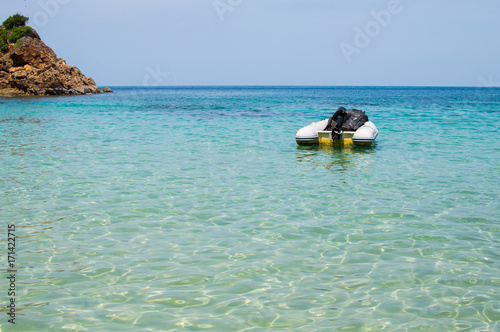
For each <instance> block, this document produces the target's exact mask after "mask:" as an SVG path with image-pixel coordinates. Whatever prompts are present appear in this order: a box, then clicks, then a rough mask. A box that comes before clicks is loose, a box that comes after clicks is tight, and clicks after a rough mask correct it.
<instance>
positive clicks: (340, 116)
mask: <svg viewBox="0 0 500 332" xmlns="http://www.w3.org/2000/svg"><path fill="white" fill-rule="evenodd" d="M346 115H347V111H346V109H345V108H344V107H342V106H341V107H339V108H338V109H337V111H336V112H335V113H334V114H333V116H332V117H331V118H330V119H329V120H328V123H327V125H326V127H325V129H324V130H325V131H329V130H331V131H332V139H333V140H338V139H340V137H341V136H342V123H343V122H344V120H345V118H346Z"/></svg>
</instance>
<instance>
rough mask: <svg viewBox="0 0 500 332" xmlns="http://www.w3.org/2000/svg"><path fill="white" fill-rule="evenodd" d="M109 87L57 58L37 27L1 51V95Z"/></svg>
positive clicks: (83, 91)
mask: <svg viewBox="0 0 500 332" xmlns="http://www.w3.org/2000/svg"><path fill="white" fill-rule="evenodd" d="M106 89H109V88H106ZM106 89H102V90H101V89H99V88H98V87H97V85H96V84H95V82H94V80H93V79H92V78H90V77H86V76H85V75H83V74H82V72H81V71H80V70H79V69H78V68H77V67H75V66H70V65H68V64H67V63H66V61H64V60H63V59H60V58H57V56H56V54H55V52H54V51H53V50H52V49H51V48H50V47H48V46H47V45H45V43H44V42H43V41H42V40H41V39H40V37H39V36H38V34H37V33H36V31H34V30H33V33H30V34H29V35H28V36H24V37H23V38H21V40H19V41H18V42H17V43H16V44H15V45H12V44H11V45H9V52H7V53H6V54H1V53H0V95H1V96H15V95H82V94H93V93H101V92H102V91H105V90H106ZM105 92H112V91H111V89H109V91H108V90H106V91H105Z"/></svg>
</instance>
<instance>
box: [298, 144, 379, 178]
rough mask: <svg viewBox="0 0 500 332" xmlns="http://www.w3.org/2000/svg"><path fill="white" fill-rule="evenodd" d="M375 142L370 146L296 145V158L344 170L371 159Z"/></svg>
mask: <svg viewBox="0 0 500 332" xmlns="http://www.w3.org/2000/svg"><path fill="white" fill-rule="evenodd" d="M376 146H377V145H376V143H375V144H372V145H370V146H357V145H353V144H350V145H333V146H332V145H321V144H317V145H314V146H298V147H297V154H296V158H297V161H298V162H300V163H310V164H312V165H314V166H315V167H324V168H326V169H329V170H332V171H339V172H345V171H348V170H349V169H351V168H353V167H355V168H356V167H360V166H362V165H364V164H366V163H367V162H369V160H370V159H371V157H370V155H372V154H374V153H375V151H376Z"/></svg>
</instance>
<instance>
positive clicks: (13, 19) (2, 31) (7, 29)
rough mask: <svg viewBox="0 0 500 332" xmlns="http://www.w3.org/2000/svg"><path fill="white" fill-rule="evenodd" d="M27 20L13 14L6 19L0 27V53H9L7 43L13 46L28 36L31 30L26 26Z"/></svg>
mask: <svg viewBox="0 0 500 332" xmlns="http://www.w3.org/2000/svg"><path fill="white" fill-rule="evenodd" d="M26 21H28V18H27V17H26V16H23V15H19V14H15V15H12V16H10V17H9V18H8V19H6V20H5V21H4V22H3V24H2V26H1V27H0V52H1V53H7V52H8V51H9V43H11V44H14V43H16V42H17V41H18V40H19V39H21V38H22V37H24V36H26V35H29V34H30V33H31V32H32V31H33V29H31V27H29V26H26Z"/></svg>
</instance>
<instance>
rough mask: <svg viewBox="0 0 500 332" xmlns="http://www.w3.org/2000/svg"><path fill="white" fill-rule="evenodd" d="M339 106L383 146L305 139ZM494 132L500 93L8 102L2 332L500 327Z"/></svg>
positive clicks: (238, 91)
mask: <svg viewBox="0 0 500 332" xmlns="http://www.w3.org/2000/svg"><path fill="white" fill-rule="evenodd" d="M339 106H345V107H347V108H353V107H354V108H358V109H362V110H364V111H366V112H367V114H368V116H369V117H370V120H372V121H373V122H374V123H375V124H376V125H377V127H378V129H379V137H378V139H377V144H376V145H375V146H373V147H371V148H363V149H361V148H345V149H342V148H319V147H312V148H301V147H298V146H297V145H296V143H295V140H294V135H295V132H296V131H297V130H298V129H299V128H301V127H303V126H305V125H307V124H309V123H311V122H313V121H318V120H321V119H324V118H327V117H329V116H330V115H331V114H332V113H333V112H334V111H335V109H336V108H337V107H339ZM499 123H500V89H479V88H477V89H474V88H341V87H335V88H298V87H297V88H281V87H272V88H271V87H269V88H258V87H253V88H252V87H247V88H230V87H225V88H215V87H213V88H157V89H141V88H115V93H114V94H102V95H96V96H83V97H64V98H25V99H5V98H4V99H0V155H1V159H2V161H1V163H0V176H1V182H0V220H1V221H2V231H1V232H0V234H3V235H2V237H1V241H2V243H1V245H2V247H3V248H4V249H3V250H2V252H3V253H5V252H6V251H5V248H6V247H7V225H8V224H15V225H16V235H17V243H16V251H17V255H16V268H17V274H16V278H17V279H16V304H17V315H16V325H15V327H14V326H12V325H11V324H9V323H8V322H7V319H8V316H7V315H6V311H7V309H6V305H7V303H8V300H9V297H8V296H7V289H8V280H7V279H6V275H7V272H5V274H4V276H3V277H2V279H3V280H4V281H3V282H1V283H0V294H2V296H1V297H0V298H1V299H2V309H1V311H2V312H0V314H1V315H2V316H3V317H2V316H0V324H1V330H2V331H13V330H16V331H202V330H206V331H268V330H282V331H285V330H290V331H337V330H339V331H342V330H349V331H381V330H384V331H495V330H499V329H500V324H499V322H500V301H499V300H500V262H499V260H500V218H499V216H500V208H499V198H498V197H499V194H500V193H499V191H500V190H499V175H500V174H499V171H500V144H499V143H498V139H499V138H500V137H499V134H498V132H499ZM0 263H1V268H2V271H6V269H7V260H6V256H5V255H1V257H0Z"/></svg>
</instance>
